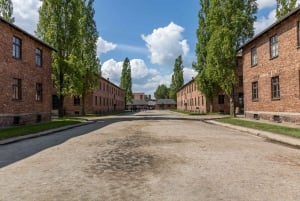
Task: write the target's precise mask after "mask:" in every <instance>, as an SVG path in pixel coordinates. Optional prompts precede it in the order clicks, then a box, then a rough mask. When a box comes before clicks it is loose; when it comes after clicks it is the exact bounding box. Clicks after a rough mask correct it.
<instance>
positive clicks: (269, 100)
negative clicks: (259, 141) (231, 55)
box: [242, 8, 300, 123]
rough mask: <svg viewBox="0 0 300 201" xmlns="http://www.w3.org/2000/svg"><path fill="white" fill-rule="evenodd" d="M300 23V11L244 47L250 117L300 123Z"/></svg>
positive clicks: (246, 110) (247, 111) (297, 10)
mask: <svg viewBox="0 0 300 201" xmlns="http://www.w3.org/2000/svg"><path fill="white" fill-rule="evenodd" d="M299 21H300V8H298V9H296V10H295V11H293V12H292V13H290V14H288V15H287V16H286V17H284V18H282V19H280V20H279V21H277V22H275V24H273V25H272V26H271V27H269V28H268V29H266V30H265V31H264V32H262V33H261V34H259V35H257V36H256V37H255V38H253V39H252V40H251V41H249V42H248V43H247V44H245V45H244V46H243V47H242V50H243V70H244V92H245V95H246V96H245V115H246V117H248V118H257V119H258V118H261V119H267V120H275V121H289V122H298V123H300V40H299V39H300V24H299ZM276 41H277V42H276ZM274 42H275V43H274ZM272 44H273V45H272ZM272 54H273V55H272ZM255 55H256V56H255Z"/></svg>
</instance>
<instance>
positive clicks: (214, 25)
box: [195, 0, 257, 115]
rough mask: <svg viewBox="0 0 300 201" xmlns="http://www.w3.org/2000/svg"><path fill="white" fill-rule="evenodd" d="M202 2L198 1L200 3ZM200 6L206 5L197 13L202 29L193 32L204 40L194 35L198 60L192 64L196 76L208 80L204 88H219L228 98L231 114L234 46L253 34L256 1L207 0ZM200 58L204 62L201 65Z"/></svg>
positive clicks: (234, 79) (234, 59)
mask: <svg viewBox="0 0 300 201" xmlns="http://www.w3.org/2000/svg"><path fill="white" fill-rule="evenodd" d="M204 1H206V0H201V1H200V5H201V3H202V2H204ZM202 5H205V6H207V5H208V7H205V9H203V13H200V14H201V15H199V23H200V22H202V23H203V24H205V26H204V29H205V30H201V31H199V32H198V33H197V34H203V36H201V37H202V40H204V39H203V38H205V37H207V39H208V40H207V42H203V41H202V40H200V41H199V38H200V39H201V37H200V36H199V35H198V45H197V47H196V53H197V62H199V63H197V64H196V65H195V66H196V67H198V69H199V70H198V72H201V74H200V76H202V75H204V77H205V79H206V80H209V82H210V84H209V85H208V87H211V86H213V87H215V89H218V88H220V89H221V90H222V91H223V92H224V93H225V94H226V95H228V96H229V97H230V113H231V115H234V91H233V89H234V85H235V84H236V71H235V68H236V66H237V58H236V56H237V49H238V48H239V47H240V46H241V45H242V44H243V43H245V42H246V41H247V40H249V39H250V38H251V37H253V35H254V27H253V24H254V22H255V20H256V16H255V14H256V12H257V3H256V0H226V1H223V0H211V1H208V2H204V3H203V4H202ZM203 16H204V17H203ZM201 17H202V18H201ZM199 26H200V24H199ZM198 30H199V29H198ZM200 45H203V47H199V46H200ZM197 48H199V49H197ZM201 57H204V58H201ZM203 61H204V65H203V66H201V64H202V63H203ZM202 68H203V69H202ZM202 71H203V72H202ZM201 82H202V81H201ZM201 82H200V84H201ZM211 84H212V85H211ZM214 85H217V86H214ZM200 88H201V86H200ZM209 91H210V89H209Z"/></svg>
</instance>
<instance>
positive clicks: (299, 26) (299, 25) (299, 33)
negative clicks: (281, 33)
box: [297, 21, 300, 47]
mask: <svg viewBox="0 0 300 201" xmlns="http://www.w3.org/2000/svg"><path fill="white" fill-rule="evenodd" d="M297 42H298V47H300V21H298V22H297Z"/></svg>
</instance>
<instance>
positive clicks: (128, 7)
mask: <svg viewBox="0 0 300 201" xmlns="http://www.w3.org/2000/svg"><path fill="white" fill-rule="evenodd" d="M299 1H300V0H299ZM299 1H298V2H299ZM12 2H13V4H14V16H15V19H16V22H15V23H16V25H18V26H19V27H21V28H23V29H25V30H26V31H28V32H30V33H34V30H35V28H36V24H37V21H38V12H37V10H38V8H39V6H40V5H41V1H39V0H28V1H24V0H12ZM257 2H258V5H259V11H258V13H257V16H258V19H257V22H256V23H255V29H256V33H258V32H260V31H262V30H263V29H265V28H267V27H268V26H269V25H271V24H272V23H273V22H274V21H275V7H276V0H258V1H257ZM94 8H95V21H96V24H97V29H98V32H99V40H98V43H97V45H98V55H99V58H100V60H101V63H102V75H103V77H105V78H109V79H110V81H112V82H114V83H115V84H117V85H119V82H120V74H121V70H122V63H123V60H124V59H125V57H128V58H129V59H130V63H131V67H132V81H133V92H144V93H145V94H152V95H153V93H154V91H155V89H156V87H157V86H158V85H159V84H166V85H167V86H169V84H170V81H171V75H172V71H173V65H174V61H175V59H176V57H178V56H179V55H182V57H183V64H184V81H185V82H188V81H189V80H191V79H192V77H193V76H195V75H196V73H195V72H194V71H193V70H192V68H191V64H192V62H193V61H195V60H196V59H195V44H196V29H197V27H198V17H197V14H198V10H199V1H198V0H176V1H175V0H95V3H94Z"/></svg>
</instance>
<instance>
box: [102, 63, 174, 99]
mask: <svg viewBox="0 0 300 201" xmlns="http://www.w3.org/2000/svg"><path fill="white" fill-rule="evenodd" d="M130 65H131V77H132V84H133V85H132V90H133V92H144V93H145V94H151V95H153V93H154V91H155V90H156V88H157V86H158V85H160V84H165V85H167V86H169V85H170V80H171V75H161V73H160V72H159V71H157V70H156V69H154V68H150V67H148V66H147V65H146V63H145V62H144V60H142V59H132V60H130ZM122 66H123V61H119V62H118V61H115V60H114V59H110V60H108V61H105V62H104V63H103V65H102V68H101V71H102V76H103V77H104V78H109V80H110V81H112V82H113V83H115V84H116V85H119V83H120V77H121V72H122Z"/></svg>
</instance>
